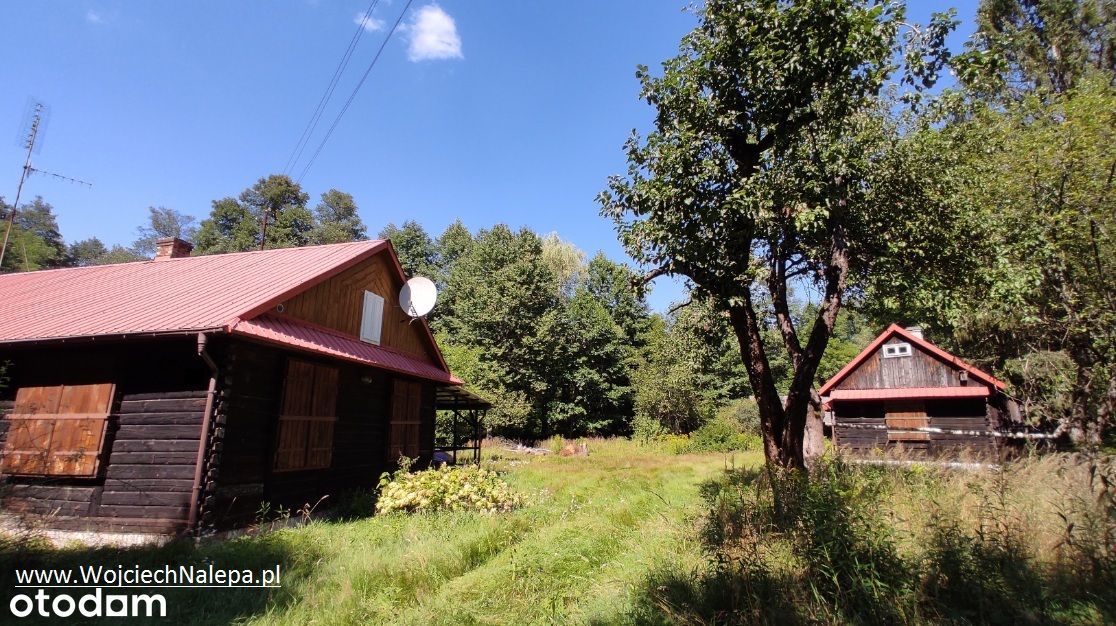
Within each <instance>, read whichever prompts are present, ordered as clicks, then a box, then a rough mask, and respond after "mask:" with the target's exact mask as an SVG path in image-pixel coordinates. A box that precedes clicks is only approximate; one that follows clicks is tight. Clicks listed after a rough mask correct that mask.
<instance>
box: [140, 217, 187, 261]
mask: <svg viewBox="0 0 1116 626" xmlns="http://www.w3.org/2000/svg"><path fill="white" fill-rule="evenodd" d="M195 221H196V219H195V218H194V216H192V215H185V214H183V213H180V212H178V211H175V210H174V209H168V208H167V207H147V224H145V225H143V226H140V227H139V228H137V229H136V231H137V234H138V235H139V238H137V239H136V241H135V243H133V244H132V249H133V250H135V252H136V254H137V255H138V256H141V257H146V258H151V257H153V256H154V255H155V241H156V240H157V239H160V238H162V237H178V238H179V239H185V240H186V241H190V242H193V241H194V238H195V237H196V236H197V232H198V229H197V226H195V225H194V222H195Z"/></svg>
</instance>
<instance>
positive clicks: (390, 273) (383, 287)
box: [283, 251, 438, 363]
mask: <svg viewBox="0 0 1116 626" xmlns="http://www.w3.org/2000/svg"><path fill="white" fill-rule="evenodd" d="M402 286H403V283H402V282H400V281H399V279H398V278H397V277H396V273H395V268H394V267H392V262H391V260H390V259H389V258H388V253H387V252H386V251H385V252H381V253H380V254H378V255H376V256H374V257H372V258H371V259H368V260H367V261H364V262H362V263H359V264H357V265H356V266H354V267H351V268H349V269H347V270H345V271H343V272H341V273H340V274H338V275H336V276H334V277H333V278H330V279H329V280H327V281H325V282H323V283H321V284H318V285H316V286H314V287H311V288H310V289H309V290H307V291H305V292H303V293H301V294H299V295H297V296H295V297H293V298H291V299H290V300H289V301H288V302H285V303H284V304H283V309H284V312H285V314H287V315H290V316H292V317H296V318H298V319H301V320H305V321H308V322H312V323H314V324H318V325H320V326H325V327H326V328H332V329H333V330H337V331H340V332H342V333H344V334H346V335H350V336H352V337H359V336H360V322H361V310H362V308H363V302H364V292H365V291H371V292H372V293H375V294H376V295H378V296H380V297H382V298H383V299H384V317H383V329H382V332H381V335H380V345H382V346H384V347H386V348H392V349H394V350H398V351H399V352H403V353H405V354H409V355H411V356H416V357H419V358H421V359H425V360H429V361H431V362H433V363H437V362H438V358H437V356H436V355H435V354H434V350H433V346H431V345H430V340H429V338H428V337H427V336H426V333H425V331H423V329H422V328H420V327H419V326H418V325H417V324H412V323H411V321H412V320H411V318H410V317H409V316H408V315H407V314H406V313H404V312H403V310H402V309H401V308H399V289H400V288H401V287H402Z"/></svg>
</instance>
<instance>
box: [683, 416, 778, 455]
mask: <svg viewBox="0 0 1116 626" xmlns="http://www.w3.org/2000/svg"><path fill="white" fill-rule="evenodd" d="M665 442H666V447H667V450H669V451H671V452H673V453H674V454H694V453H700V452H733V451H745V450H757V449H759V448H761V447H763V440H762V439H761V438H760V437H759V435H756V434H752V433H744V432H740V428H739V426H738V424H737V423H736V422H734V421H732V420H729V419H725V418H722V417H718V418H715V419H711V420H709V421H708V422H706V423H705V424H704V425H702V427H701V428H698V429H697V430H695V431H694V432H692V433H690V434H689V435H669V436H667V437H666V438H665Z"/></svg>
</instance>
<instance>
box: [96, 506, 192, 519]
mask: <svg viewBox="0 0 1116 626" xmlns="http://www.w3.org/2000/svg"><path fill="white" fill-rule="evenodd" d="M187 509H189V506H187V505H182V506H128V505H111V506H110V505H105V504H102V505H101V515H100V516H101V517H130V518H138V519H146V518H157V519H168V520H172V519H186V516H187Z"/></svg>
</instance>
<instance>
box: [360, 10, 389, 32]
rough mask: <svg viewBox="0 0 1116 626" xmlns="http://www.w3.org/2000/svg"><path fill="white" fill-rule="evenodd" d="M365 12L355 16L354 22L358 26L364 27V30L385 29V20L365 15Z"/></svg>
mask: <svg viewBox="0 0 1116 626" xmlns="http://www.w3.org/2000/svg"><path fill="white" fill-rule="evenodd" d="M364 15H365V14H364V13H357V14H356V17H354V18H353V23H354V24H356V25H357V26H362V27H364V30H366V31H369V32H376V31H378V30H383V29H384V21H383V20H378V19H376V18H374V17H372V16H368V17H367V18H366V17H364Z"/></svg>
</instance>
